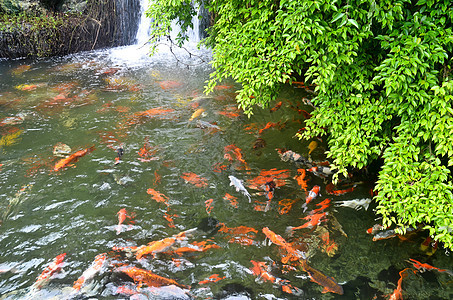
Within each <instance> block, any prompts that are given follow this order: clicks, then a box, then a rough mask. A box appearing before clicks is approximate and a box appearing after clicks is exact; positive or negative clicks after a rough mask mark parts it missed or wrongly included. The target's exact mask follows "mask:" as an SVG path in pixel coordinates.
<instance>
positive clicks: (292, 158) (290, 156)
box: [276, 148, 308, 165]
mask: <svg viewBox="0 0 453 300" xmlns="http://www.w3.org/2000/svg"><path fill="white" fill-rule="evenodd" d="M276 150H277V152H278V155H279V156H280V159H281V160H282V161H284V162H288V161H289V162H292V163H302V164H304V165H306V164H308V161H307V159H306V158H305V157H303V156H302V155H300V154H298V153H296V152H294V151H291V150H286V151H285V150H283V149H279V148H277V149H276Z"/></svg>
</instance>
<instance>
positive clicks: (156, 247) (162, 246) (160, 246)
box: [132, 235, 185, 260]
mask: <svg viewBox="0 0 453 300" xmlns="http://www.w3.org/2000/svg"><path fill="white" fill-rule="evenodd" d="M184 238H185V235H183V236H179V237H178V236H172V237H168V238H164V239H162V240H159V241H154V242H151V243H148V245H143V246H140V247H137V249H135V250H132V252H137V254H136V255H135V257H136V258H137V260H139V259H141V258H142V257H143V256H145V255H148V254H151V255H152V257H153V258H154V257H155V256H156V253H160V252H164V251H165V250H167V249H168V248H169V247H171V246H172V245H173V244H174V243H175V242H176V241H177V240H183V239H184Z"/></svg>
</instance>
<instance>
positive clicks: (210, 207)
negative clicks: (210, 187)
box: [204, 199, 214, 215]
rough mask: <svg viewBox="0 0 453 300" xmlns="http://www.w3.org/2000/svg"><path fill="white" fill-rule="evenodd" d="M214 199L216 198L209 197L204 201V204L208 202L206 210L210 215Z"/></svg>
mask: <svg viewBox="0 0 453 300" xmlns="http://www.w3.org/2000/svg"><path fill="white" fill-rule="evenodd" d="M212 201H214V199H208V200H206V201H205V202H204V204H206V212H207V213H208V215H210V214H211V211H212Z"/></svg>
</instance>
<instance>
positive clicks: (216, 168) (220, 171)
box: [212, 163, 228, 173]
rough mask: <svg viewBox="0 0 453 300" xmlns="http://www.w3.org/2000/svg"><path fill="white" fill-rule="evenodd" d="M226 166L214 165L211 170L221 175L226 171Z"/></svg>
mask: <svg viewBox="0 0 453 300" xmlns="http://www.w3.org/2000/svg"><path fill="white" fill-rule="evenodd" d="M227 168H228V166H226V165H222V164H221V163H216V164H214V165H213V166H212V170H213V171H214V172H216V173H222V171H223V170H226V169H227Z"/></svg>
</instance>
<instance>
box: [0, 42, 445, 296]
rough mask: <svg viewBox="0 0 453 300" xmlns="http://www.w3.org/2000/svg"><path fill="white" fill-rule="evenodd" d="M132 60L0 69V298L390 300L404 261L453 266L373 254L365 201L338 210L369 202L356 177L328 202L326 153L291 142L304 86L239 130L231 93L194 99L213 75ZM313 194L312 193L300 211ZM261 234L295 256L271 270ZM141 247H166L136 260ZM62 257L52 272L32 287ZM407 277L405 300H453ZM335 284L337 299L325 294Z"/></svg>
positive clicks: (104, 55) (112, 56)
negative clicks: (323, 170) (317, 169)
mask: <svg viewBox="0 0 453 300" xmlns="http://www.w3.org/2000/svg"><path fill="white" fill-rule="evenodd" d="M131 51H135V50H134V49H132V48H130V47H125V48H118V49H111V50H103V51H95V52H87V53H80V54H76V55H71V56H67V57H60V58H52V59H43V60H33V61H29V60H16V61H2V62H0V74H1V80H0V124H1V127H0V131H1V140H0V152H1V158H0V220H1V225H0V251H1V256H0V271H1V273H0V297H2V299H87V298H90V297H91V298H90V299H129V298H131V299H191V298H193V299H388V298H389V297H390V294H392V293H393V291H394V290H395V289H396V288H397V285H398V279H399V278H400V274H399V272H400V271H401V270H403V269H405V268H411V270H416V269H415V268H414V266H413V265H412V264H411V263H410V262H408V260H409V259H416V260H417V261H420V262H422V263H428V264H430V265H432V266H436V267H439V268H441V269H452V268H453V264H452V259H451V256H450V254H449V253H448V251H446V250H445V249H443V248H442V247H439V249H437V251H436V252H435V253H434V254H432V255H429V254H431V253H427V252H429V251H432V248H431V246H428V250H426V251H423V250H421V248H420V247H421V243H422V242H423V241H424V239H425V238H426V232H423V231H418V232H417V233H415V234H412V235H406V236H404V237H400V238H398V237H394V238H390V239H385V240H380V241H374V242H373V241H372V236H371V235H369V234H367V233H366V230H367V229H368V228H370V227H371V226H373V225H374V224H378V223H379V220H376V219H375V218H376V216H375V215H374V213H373V208H374V207H375V206H376V205H375V203H373V202H371V203H370V204H369V207H368V210H365V209H364V208H363V207H362V209H358V210H356V209H353V208H351V207H347V206H340V204H342V203H345V202H341V201H350V200H363V201H365V202H366V199H368V198H370V197H371V195H370V189H371V188H372V185H371V183H369V182H368V181H367V180H366V177H365V176H363V174H362V175H360V174H354V176H352V177H351V178H349V179H348V180H347V181H344V182H343V185H342V187H341V188H342V189H348V188H349V189H351V187H354V188H353V189H352V191H350V192H348V193H345V194H343V195H331V194H329V193H328V191H331V186H329V185H328V184H329V183H330V181H329V177H327V178H322V177H319V176H318V175H319V174H317V173H314V172H311V171H309V168H310V167H312V166H316V165H317V164H320V163H321V162H324V161H325V157H324V151H325V150H326V149H325V143H324V141H322V140H318V139H315V140H313V141H300V140H298V139H297V138H295V137H294V135H295V133H296V132H297V131H298V130H299V129H301V128H303V126H304V125H303V124H304V118H305V117H309V115H307V113H306V112H308V113H309V112H310V111H311V110H312V107H311V106H308V105H306V104H304V102H303V101H302V99H304V98H310V94H309V93H307V92H306V91H305V90H304V89H303V88H294V87H290V86H287V87H285V88H284V89H283V90H282V92H281V94H280V95H279V97H278V99H277V101H276V103H274V104H272V106H271V107H269V108H256V109H255V110H254V115H253V116H251V117H250V118H248V117H247V116H245V115H243V113H242V112H241V111H240V110H238V109H237V106H236V103H235V99H234V97H235V90H237V89H239V88H240V86H238V85H237V84H235V83H234V82H233V81H227V82H223V83H221V85H220V86H219V87H218V88H217V89H216V90H215V91H214V92H213V93H212V94H210V95H208V96H206V95H203V86H204V85H205V84H206V80H208V79H209V74H210V72H211V69H210V66H209V64H207V63H203V62H201V61H200V59H199V58H197V57H193V58H189V57H188V56H187V55H184V54H183V53H179V54H177V55H180V56H179V60H181V61H180V62H179V63H177V61H176V60H175V58H174V57H173V56H172V55H170V54H169V53H168V52H163V53H161V54H159V55H157V56H155V57H152V58H147V57H142V56H140V55H139V56H138V57H139V58H138V59H137V58H136V59H134V60H132V61H131V60H128V59H126V57H129V54H130V52H131ZM201 55H202V57H203V58H204V59H205V60H206V61H208V60H209V52H208V51H205V52H201ZM185 64H191V65H193V66H191V67H189V68H188V67H187V66H186V65H185ZM279 102H281V106H280V107H279V105H278V103H279ZM67 147H69V148H70V149H66V148H67ZM55 148H56V149H57V150H60V152H61V153H55V154H57V155H61V156H57V155H55V154H54V150H55ZM119 148H121V149H123V151H124V153H123V155H122V156H121V158H120V159H116V158H117V157H119V155H118V151H119V150H118V149H119ZM84 149H89V150H88V151H81V150H84ZM278 149H280V153H279V150H278ZM286 150H291V151H293V152H294V153H297V154H300V155H302V156H304V157H305V158H307V159H308V157H309V156H310V159H311V161H310V162H309V163H308V164H304V163H302V162H300V161H299V162H295V161H294V158H297V157H296V155H295V154H294V153H292V152H287V153H286V154H287V156H289V154H291V153H292V154H293V156H292V160H291V159H290V160H287V159H285V158H286V157H287V156H285V155H283V156H282V153H285V152H284V151H286ZM309 152H310V155H309ZM69 154H72V156H71V157H70V158H68V159H66V161H62V159H64V157H67V155H69ZM65 155H66V156H65ZM282 158H283V159H282ZM118 160H119V163H116V162H118ZM303 174H305V176H303ZM229 176H234V178H236V179H239V180H241V181H242V182H243V183H244V187H245V189H246V190H247V191H248V192H249V193H250V195H251V196H250V198H251V201H249V199H248V198H247V196H246V195H245V194H244V193H242V192H241V191H237V190H236V189H235V187H234V186H232V185H230V182H231V181H230V180H231V179H233V180H234V178H232V177H229ZM269 182H271V183H269ZM266 183H267V184H266ZM274 184H275V190H273V187H274ZM316 185H318V186H319V187H320V195H319V196H318V197H316V198H315V199H314V200H312V201H311V202H309V203H308V204H304V203H306V198H307V195H308V191H309V190H311V189H312V188H313V187H314V186H316ZM326 187H327V190H326ZM338 189H340V187H338ZM272 191H273V193H272ZM268 199H271V200H268ZM326 199H330V200H331V201H330V203H328V202H329V201H328V200H326ZM350 203H351V202H346V204H350ZM358 208H360V207H358ZM324 213H325V214H324ZM314 216H318V217H321V219H320V220H319V222H318V221H317V220H315V217H314ZM309 221H310V222H311V223H310V226H309V225H308V224H306V223H307V222H309ZM304 224H306V225H305V226H302V228H300V229H297V230H291V229H290V228H289V227H290V226H292V227H297V226H301V225H304ZM266 227H268V228H269V229H270V230H271V231H272V232H274V233H275V234H278V235H280V236H282V237H283V238H284V239H285V240H286V242H288V243H291V248H292V249H297V253H299V254H300V253H303V254H302V256H303V258H300V259H299V260H291V259H289V261H288V260H286V261H285V257H286V258H288V257H289V256H290V255H289V254H288V253H289V252H288V250H285V249H284V247H283V246H281V245H278V244H271V243H269V239H267V238H266V235H265V234H264V233H263V228H266ZM181 232H185V233H184V234H180V235H178V234H179V233H181ZM153 241H162V242H164V243H167V244H166V245H165V247H161V248H158V249H157V248H156V249H157V250H154V252H153V251H150V252H149V253H146V252H141V251H142V250H144V249H145V247H141V248H134V247H140V246H142V245H148V243H151V242H153ZM151 245H154V246H155V245H156V243H154V244H151ZM183 247H185V248H183ZM188 248H190V249H191V250H187V249H188ZM183 249H186V251H184V250H183ZM62 253H66V255H65V257H64V258H63V260H62V263H61V264H60V265H59V266H58V267H60V266H61V269H59V268H55V269H54V270H53V271H51V272H49V273H48V274H47V275H48V277H49V278H48V279H50V280H45V281H42V280H39V283H36V281H37V279H38V276H40V275H41V273H43V271H44V270H45V269H46V268H47V267H48V266H49V265H51V264H52V262H53V261H54V259H55V258H56V257H57V256H58V255H60V254H62ZM103 253H104V254H105V255H104V256H98V255H100V254H103ZM140 253H142V254H143V255H139V254H140ZM95 258H97V259H96V261H97V262H100V263H99V265H98V266H99V267H100V268H96V267H95V264H93V261H95ZM100 258H102V260H101V259H100ZM305 258H306V260H305ZM104 259H105V260H104ZM282 260H283V261H284V262H285V263H282ZM300 261H303V262H305V263H306V264H308V265H309V267H307V266H305V267H304V266H303V264H301V262H300ZM90 266H91V270H93V272H91V273H90V274H89V273H84V271H85V270H87V269H88V268H90ZM93 266H94V267H93ZM259 266H261V267H262V270H261V271H257V270H258V269H259ZM134 267H135V269H134ZM266 267H267V268H266ZM139 269H140V270H139ZM307 270H309V271H310V270H311V272H312V273H310V272H307ZM313 270H317V271H319V272H320V273H317V271H313ZM411 270H406V271H405V272H403V273H402V274H404V276H403V277H404V278H403V280H402V286H401V288H402V295H403V298H404V299H452V297H453V277H452V276H451V274H449V272H437V271H435V270H431V271H427V272H425V273H421V272H419V271H416V272H415V271H414V272H412V271H411ZM147 271H151V272H153V274H156V275H158V276H162V277H164V279H162V278H160V277H156V276H154V277H153V275H150V274H149V273H147V274H146V275H144V274H145V272H147ZM266 271H267V272H268V273H269V274H270V275H267V273H265V272H266ZM128 272H129V273H128ZM134 272H135V273H134ZM140 272H141V273H140ZM313 272H315V273H313ZM82 273H84V276H85V279H86V280H85V281H84V282H83V284H82V285H81V288H80V289H77V288H74V287H73V286H74V282H75V281H77V280H78V279H79V278H80V277H81V275H82ZM133 273H134V274H135V275H134V274H133ZM128 274H130V275H128ZM316 274H318V276H317V275H316ZM319 274H321V275H319ZM44 275H46V274H44ZM134 276H135V282H134V280H133V278H134ZM140 276H141V277H140ZM152 277H153V278H154V279H153V280H152V279H150V278H152ZM275 278H277V279H275ZM169 279H172V280H174V281H176V282H177V283H178V284H179V285H180V286H179V287H175V285H171V283H168V282H169V281H168V280H169ZM313 279H315V280H313ZM166 280H167V281H168V282H167V281H166ZM142 281H143V282H142ZM315 281H318V282H315ZM140 282H142V283H143V284H142V285H140ZM150 282H155V283H156V282H161V283H162V282H164V283H163V284H162V285H163V286H161V287H149V286H148V285H152V284H151V283H150ZM165 282H167V283H165ZM147 283H148V284H147ZM156 284H157V283H156ZM336 284H338V285H340V286H341V288H342V289H343V292H344V294H343V295H340V294H337V293H333V292H326V293H323V290H324V288H325V287H326V286H328V287H329V286H330V288H331V289H332V288H333V286H336ZM187 286H190V288H188V287H187Z"/></svg>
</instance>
